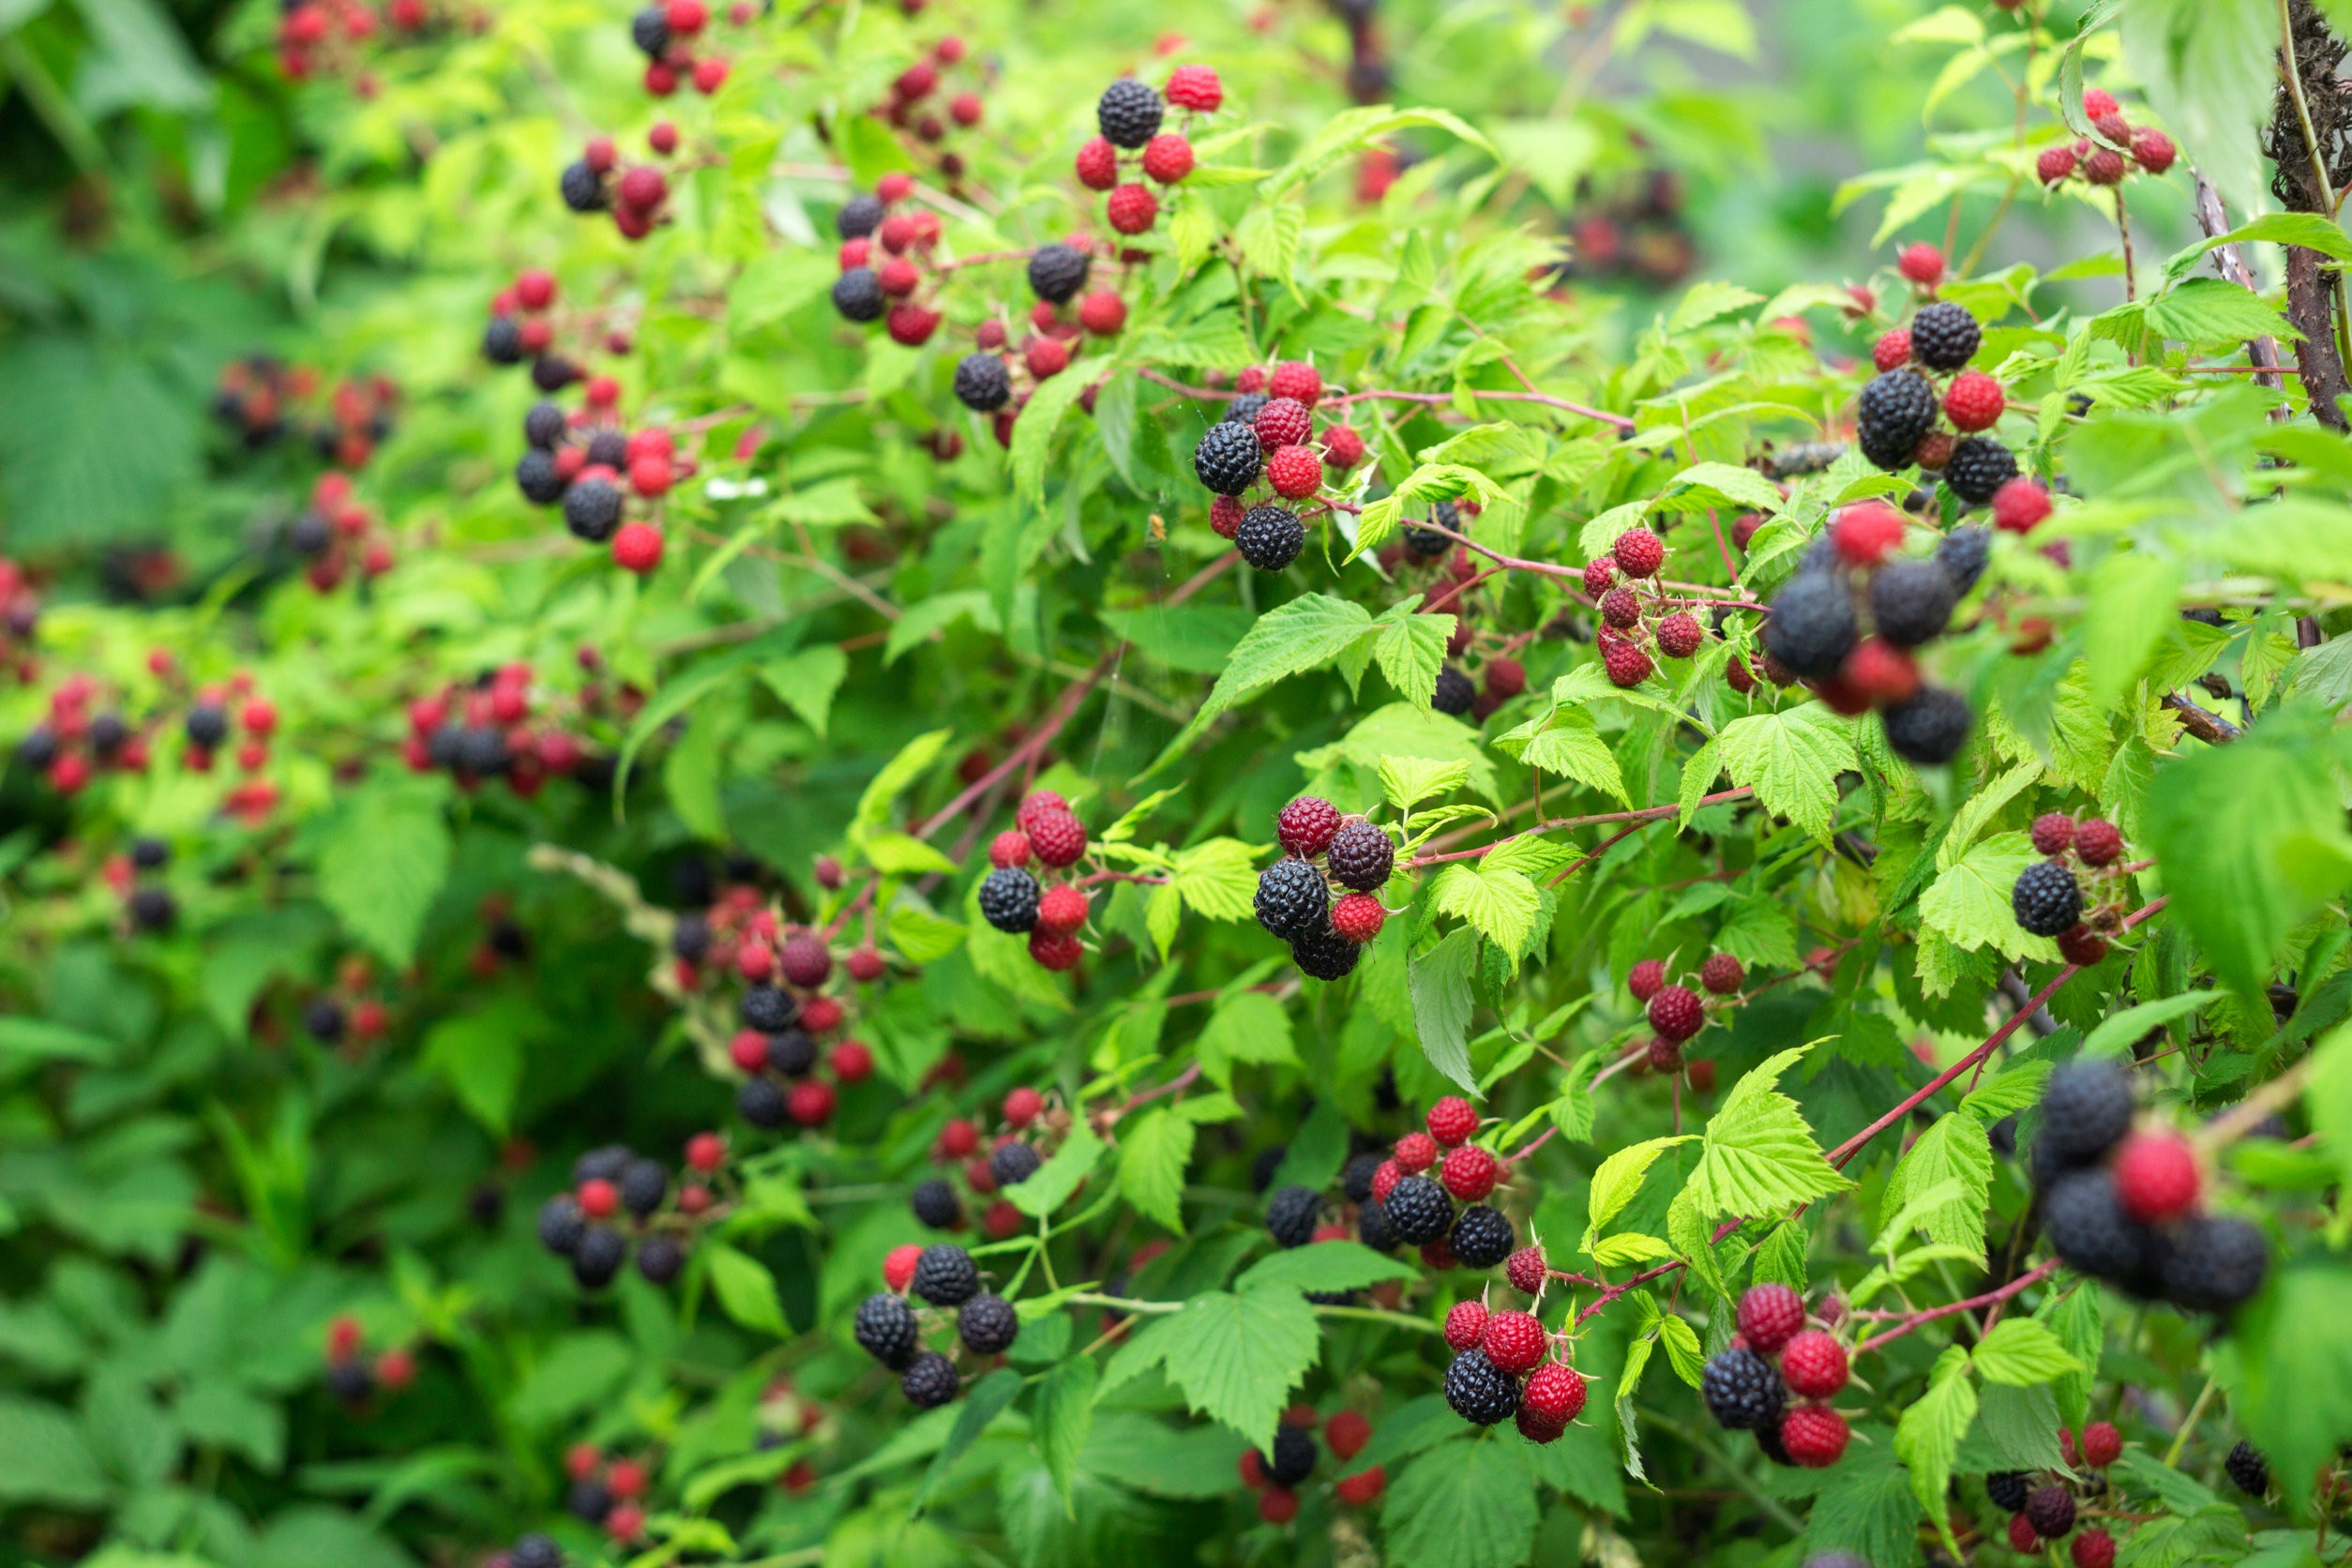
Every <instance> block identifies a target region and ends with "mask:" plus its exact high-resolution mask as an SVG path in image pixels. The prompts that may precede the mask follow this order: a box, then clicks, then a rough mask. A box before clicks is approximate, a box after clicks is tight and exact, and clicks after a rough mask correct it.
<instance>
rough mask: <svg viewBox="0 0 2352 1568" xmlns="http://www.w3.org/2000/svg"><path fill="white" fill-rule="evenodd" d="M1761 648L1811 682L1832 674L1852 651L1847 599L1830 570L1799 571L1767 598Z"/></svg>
mask: <svg viewBox="0 0 2352 1568" xmlns="http://www.w3.org/2000/svg"><path fill="white" fill-rule="evenodd" d="M1855 635H1856V628H1855V625H1854V600H1853V596H1852V595H1850V594H1849V593H1847V589H1846V580H1845V579H1844V578H1842V577H1839V576H1837V575H1835V574H1834V573H1831V572H1799V573H1798V574H1797V575H1796V576H1795V577H1792V578H1790V579H1789V580H1788V582H1787V586H1786V587H1784V588H1782V589H1781V591H1780V592H1779V593H1778V594H1777V595H1775V596H1773V598H1772V613H1771V614H1770V615H1768V616H1766V617H1765V618H1764V650H1765V652H1767V653H1769V654H1771V655H1772V656H1773V657H1774V658H1776V659H1778V660H1780V662H1781V663H1782V664H1784V665H1786V666H1787V668H1789V669H1791V670H1793V671H1796V672H1797V673H1798V674H1799V675H1801V676H1803V677H1804V678H1805V679H1807V680H1811V681H1822V680H1827V679H1829V678H1830V677H1831V676H1832V675H1834V674H1836V673H1837V671H1838V666H1840V665H1842V664H1844V663H1845V662H1846V656H1847V654H1850V653H1852V652H1853V651H1854V639H1855Z"/></svg>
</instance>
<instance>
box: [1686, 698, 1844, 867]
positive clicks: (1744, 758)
mask: <svg viewBox="0 0 2352 1568" xmlns="http://www.w3.org/2000/svg"><path fill="white" fill-rule="evenodd" d="M1714 747H1715V750H1716V754H1717V757H1718V758H1719V760H1720V761H1721V763H1722V768H1723V771H1724V772H1725V773H1726V774H1729V775H1730V776H1731V781H1732V782H1733V783H1734V784H1744V785H1746V786H1747V787H1748V788H1750V789H1752V790H1754V791H1755V792H1756V800H1757V801H1758V802H1759V803H1760V804H1761V805H1763V807H1765V808H1766V809H1767V810H1769V811H1772V813H1773V814H1775V815H1777V816H1783V817H1787V819H1788V820H1789V821H1790V822H1794V823H1795V824H1796V825H1797V826H1798V827H1800V828H1802V829H1803V830H1804V831H1805V832H1806V833H1808V834H1810V835H1812V836H1813V837H1816V838H1827V837H1829V836H1830V820H1831V816H1832V813H1833V812H1834V811H1835V810H1836V807H1837V776H1838V775H1839V774H1840V773H1843V772H1845V771H1846V770H1847V769H1848V768H1851V767H1853V766H1855V765H1856V758H1855V752H1854V725H1853V721H1852V720H1850V719H1847V718H1842V717H1840V716H1838V715H1836V714H1834V713H1832V712H1831V711H1830V708H1829V706H1828V705H1827V704H1826V703H1821V702H1804V703H1801V704H1799V705H1797V706H1795V707H1792V708H1788V709H1785V710H1783V711H1781V712H1779V713H1770V714H1751V715H1749V716H1747V717H1745V718H1735V719H1733V720H1732V721H1731V722H1730V723H1728V724H1726V725H1725V726H1724V727H1723V732H1722V733H1721V734H1719V735H1717V736H1716V737H1715V741H1714Z"/></svg>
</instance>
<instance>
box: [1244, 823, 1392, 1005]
mask: <svg viewBox="0 0 2352 1568" xmlns="http://www.w3.org/2000/svg"><path fill="white" fill-rule="evenodd" d="M1274 836H1275V837H1277V838H1279V839H1280V840H1281V842H1282V848H1283V851H1284V854H1283V858H1282V859H1280V860H1277V861H1275V862H1274V864H1273V865H1272V866H1269V867H1266V868H1265V869H1264V870H1263V871H1260V872H1259V874H1258V894H1257V897H1256V899H1255V900H1254V902H1255V904H1256V908H1257V912H1258V923H1259V925H1260V926H1263V927H1265V928H1266V930H1267V933H1268V934H1269V935H1271V936H1274V937H1275V938H1276V939H1278V940H1280V941H1282V942H1289V944H1290V957H1291V959H1292V960H1293V961H1294V962H1296V963H1297V964H1298V966H1299V968H1300V969H1301V970H1303V971H1304V972H1305V973H1307V974H1308V975H1309V976H1311V977H1313V978H1314V979H1317V980H1340V979H1344V978H1346V977H1347V975H1348V974H1349V972H1352V971H1353V970H1354V969H1355V967H1356V960H1357V959H1358V958H1359V957H1362V956H1363V953H1364V943H1365V942H1370V941H1371V940H1372V939H1373V938H1374V937H1377V936H1379V935H1380V927H1381V925H1382V924H1383V923H1384V922H1386V920H1387V919H1388V910H1387V909H1386V907H1385V906H1383V905H1382V904H1381V902H1380V889H1381V888H1382V887H1384V886H1386V885H1387V884H1388V879H1389V874H1390V873H1391V872H1392V871H1394V870H1395V867H1396V844H1395V840H1394V839H1392V838H1391V837H1389V835H1388V830H1387V829H1386V828H1384V827H1381V826H1380V824H1379V823H1377V822H1370V821H1368V820H1366V819H1365V818H1363V817H1343V816H1341V815H1340V813H1339V808H1338V807H1335V806H1334V805H1333V804H1332V803H1331V802H1329V801H1327V800H1324V799H1322V798H1320V797H1319V796H1316V795H1301V796H1300V797H1299V798H1298V799H1296V800H1294V801H1292V802H1291V803H1290V804H1289V805H1288V806H1286V807H1283V808H1282V811H1281V813H1280V815H1279V816H1277V817H1276V818H1275V819H1274ZM1334 883H1336V884H1337V888H1338V891H1337V893H1336V895H1334Z"/></svg>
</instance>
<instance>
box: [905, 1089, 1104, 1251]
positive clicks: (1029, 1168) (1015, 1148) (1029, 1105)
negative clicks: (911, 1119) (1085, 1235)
mask: <svg viewBox="0 0 2352 1568" xmlns="http://www.w3.org/2000/svg"><path fill="white" fill-rule="evenodd" d="M1070 1126H1071V1121H1070V1113H1069V1112H1068V1111H1067V1110H1064V1109H1063V1108H1061V1107H1060V1106H1056V1105H1050V1104H1048V1101H1047V1099H1046V1096H1045V1095H1044V1094H1042V1093H1039V1092H1038V1091H1036V1090H1034V1089H1032V1088H1029V1087H1028V1086H1027V1085H1023V1086H1022V1087H1020V1088H1018V1089H1015V1090H1014V1091H1013V1092H1012V1093H1008V1094H1006V1095H1005V1096H1004V1106H1003V1115H1002V1117H1001V1118H1000V1120H999V1123H998V1125H997V1127H996V1128H995V1129H994V1130H993V1131H992V1132H988V1133H984V1131H983V1129H982V1127H981V1125H980V1124H979V1123H976V1122H973V1121H972V1120H970V1119H969V1118H966V1117H961V1116H957V1117H952V1118H950V1119H949V1121H948V1123H947V1124H946V1125H945V1126H943V1127H942V1128H941V1129H940V1134H939V1137H938V1138H934V1139H933V1140H932V1142H931V1159H932V1162H933V1163H934V1164H937V1165H942V1166H948V1167H951V1168H957V1167H959V1168H960V1170H961V1174H962V1176H963V1184H964V1185H965V1186H966V1187H967V1188H969V1189H970V1190H971V1192H972V1195H973V1196H974V1197H975V1198H986V1199H989V1200H990V1201H989V1202H988V1205H987V1207H985V1208H984V1209H982V1211H981V1214H980V1230H981V1234H983V1235H985V1236H987V1237H988V1240H990V1241H992V1242H1001V1241H1003V1240H1004V1239H1005V1238H1006V1237H1007V1236H1010V1235H1012V1234H1013V1233H1014V1232H1016V1231H1018V1230H1019V1229H1021V1227H1022V1226H1024V1225H1025V1224H1027V1223H1028V1221H1027V1219H1026V1218H1025V1217H1024V1216H1023V1215H1022V1214H1021V1212H1020V1211H1019V1210H1018V1209H1017V1208H1015V1207H1013V1205H1012V1204H1011V1203H1009V1202H1007V1201H1005V1200H1004V1199H1003V1198H1000V1197H997V1196H996V1195H997V1194H999V1193H1001V1192H1002V1191H1003V1189H1005V1188H1006V1187H1011V1186H1018V1185H1019V1184H1021V1183H1023V1182H1026V1181H1028V1180H1029V1179H1030V1178H1031V1177H1032V1176H1033V1175H1035V1174H1036V1173H1037V1169H1038V1168H1039V1167H1040V1166H1042V1165H1043V1164H1044V1163H1045V1153H1044V1152H1043V1150H1042V1148H1041V1147H1040V1144H1041V1141H1042V1140H1043V1138H1046V1137H1047V1136H1048V1135H1050V1136H1053V1137H1056V1138H1058V1137H1060V1136H1061V1135H1063V1134H1065V1133H1067V1132H1068V1131H1069V1130H1070ZM984 1137H985V1138H986V1139H987V1141H988V1152H987V1153H982V1152H981V1147H980V1146H981V1143H982V1140H983V1138H984ZM907 1202H908V1206H909V1207H910V1208H912V1210H913V1211H914V1217H915V1219H916V1220H917V1221H918V1222H920V1223H921V1224H923V1225H925V1226H927V1227H928V1228H930V1229H933V1230H957V1229H962V1228H963V1225H964V1202H963V1199H962V1197H961V1196H960V1195H959V1194H958V1193H957V1190H956V1184H955V1182H954V1181H953V1180H951V1179H950V1178H949V1177H946V1176H933V1177H929V1178H927V1179H926V1180H924V1181H921V1182H917V1183H916V1184H914V1189H913V1190H912V1192H910V1193H909V1194H908V1195H907Z"/></svg>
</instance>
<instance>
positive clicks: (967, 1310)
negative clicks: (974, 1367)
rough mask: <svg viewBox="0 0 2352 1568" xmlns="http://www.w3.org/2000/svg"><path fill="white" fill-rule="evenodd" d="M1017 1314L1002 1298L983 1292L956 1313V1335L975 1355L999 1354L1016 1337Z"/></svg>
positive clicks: (1018, 1333)
mask: <svg viewBox="0 0 2352 1568" xmlns="http://www.w3.org/2000/svg"><path fill="white" fill-rule="evenodd" d="M1020 1332H1021V1319H1020V1314H1019V1313H1018V1312H1016V1311H1014V1310H1013V1304H1012V1303H1011V1302H1008V1301H1006V1300H1005V1299H1004V1298H1003V1296H1000V1295H996V1294H994V1293H992V1292H988V1291H983V1292H981V1293H980V1294H979V1295H976V1296H974V1297H972V1300H970V1301H968V1302H966V1303H964V1305H963V1310H962V1311H960V1312H958V1313H957V1314H956V1334H957V1338H959V1339H961V1340H962V1341H963V1342H964V1349H968V1350H970V1351H971V1352H972V1354H973V1355H976V1356H996V1355H1003V1353H1004V1352H1005V1351H1007V1350H1009V1349H1012V1348H1013V1341H1014V1340H1016V1339H1018V1338H1019V1337H1020Z"/></svg>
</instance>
